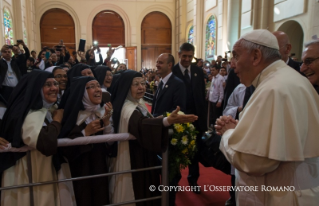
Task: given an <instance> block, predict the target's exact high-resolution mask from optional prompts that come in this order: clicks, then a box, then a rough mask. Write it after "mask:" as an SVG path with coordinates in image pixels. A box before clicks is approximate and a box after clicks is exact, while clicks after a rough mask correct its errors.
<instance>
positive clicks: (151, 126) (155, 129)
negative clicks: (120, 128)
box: [128, 110, 168, 153]
mask: <svg viewBox="0 0 319 206" xmlns="http://www.w3.org/2000/svg"><path fill="white" fill-rule="evenodd" d="M128 131H129V133H131V134H132V135H134V136H135V137H136V139H137V141H138V143H139V144H140V146H141V147H143V148H145V149H147V150H150V151H152V152H158V153H160V152H164V151H165V150H166V148H167V145H168V129H167V128H166V127H164V125H163V118H148V117H145V116H143V115H142V114H141V113H140V112H139V111H137V110H135V111H134V112H133V114H132V115H131V117H130V120H129V130H128Z"/></svg>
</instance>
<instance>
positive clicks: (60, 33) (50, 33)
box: [40, 9, 75, 53]
mask: <svg viewBox="0 0 319 206" xmlns="http://www.w3.org/2000/svg"><path fill="white" fill-rule="evenodd" d="M40 34H41V48H43V47H44V46H48V47H53V46H55V45H57V44H58V43H59V42H60V40H61V39H62V40H63V42H64V45H65V46H66V48H67V50H68V51H69V52H70V53H71V52H72V51H74V50H75V26H74V21H73V18H72V16H71V15H70V14H69V13H68V12H66V11H64V10H62V9H50V10H48V11H46V12H45V13H44V14H43V15H42V17H41V21H40Z"/></svg>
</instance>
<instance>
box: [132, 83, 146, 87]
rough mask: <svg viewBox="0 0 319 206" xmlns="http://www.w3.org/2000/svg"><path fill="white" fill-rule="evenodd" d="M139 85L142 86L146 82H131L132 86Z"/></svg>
mask: <svg viewBox="0 0 319 206" xmlns="http://www.w3.org/2000/svg"><path fill="white" fill-rule="evenodd" d="M139 85H142V87H145V86H146V82H134V83H133V84H132V86H133V87H138V86H139Z"/></svg>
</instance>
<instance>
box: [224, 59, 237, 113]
mask: <svg viewBox="0 0 319 206" xmlns="http://www.w3.org/2000/svg"><path fill="white" fill-rule="evenodd" d="M235 68H236V63H235V60H234V59H233V58H232V59H231V60H230V69H229V73H228V77H227V81H226V87H225V90H224V101H223V110H224V109H225V108H226V106H227V103H228V99H229V97H230V95H231V94H232V93H233V91H234V89H235V88H236V87H237V86H238V84H240V80H239V78H238V76H237V74H236V73H235Z"/></svg>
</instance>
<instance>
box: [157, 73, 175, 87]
mask: <svg viewBox="0 0 319 206" xmlns="http://www.w3.org/2000/svg"><path fill="white" fill-rule="evenodd" d="M171 76H172V72H171V73H169V74H168V75H166V76H165V77H164V78H161V80H160V82H161V81H162V82H163V86H164V85H165V84H166V83H167V81H168V79H169V78H170V77H171Z"/></svg>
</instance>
